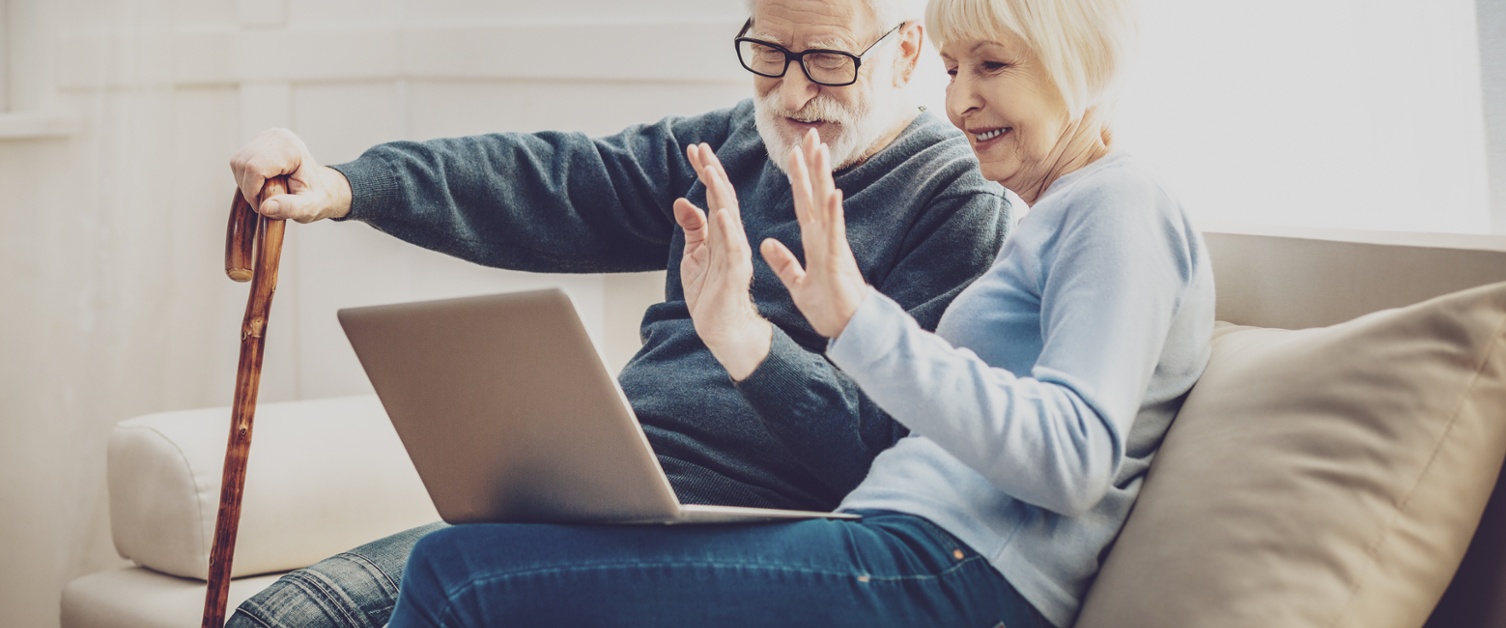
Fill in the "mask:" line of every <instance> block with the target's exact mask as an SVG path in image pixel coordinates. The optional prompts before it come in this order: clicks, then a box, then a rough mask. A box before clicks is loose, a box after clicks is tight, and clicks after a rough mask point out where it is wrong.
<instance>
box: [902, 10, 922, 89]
mask: <svg viewBox="0 0 1506 628" xmlns="http://www.w3.org/2000/svg"><path fill="white" fill-rule="evenodd" d="M896 34H897V35H899V54H897V55H895V56H894V86H895V87H904V86H906V85H909V84H910V77H911V75H913V74H915V65H916V64H917V63H919V62H920V51H921V48H923V47H924V46H925V41H926V27H925V26H924V25H922V24H921V23H920V21H918V20H917V21H913V22H910V23H908V24H905V26H904V28H901V29H899V32H898V33H896Z"/></svg>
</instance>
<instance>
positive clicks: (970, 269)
mask: <svg viewBox="0 0 1506 628" xmlns="http://www.w3.org/2000/svg"><path fill="white" fill-rule="evenodd" d="M1001 207H1002V208H1003V211H1001ZM926 215H928V216H932V217H938V216H939V217H943V218H942V219H940V220H930V221H923V222H921V223H920V224H918V225H916V226H915V227H914V228H913V229H912V231H911V233H910V234H909V236H908V237H907V246H906V248H905V250H904V251H903V254H902V256H901V257H900V259H899V260H898V261H897V263H896V264H895V265H894V266H893V267H892V268H890V269H889V271H888V273H887V274H886V275H885V277H884V279H883V281H882V283H881V284H880V286H879V289H880V290H881V291H883V292H884V293H886V294H887V295H888V296H889V298H891V299H892V301H891V302H893V303H897V304H902V305H900V307H902V308H903V310H904V311H905V312H906V315H907V317H908V318H910V319H911V320H914V321H918V323H917V324H918V325H922V326H924V327H925V328H926V329H935V327H936V323H937V322H938V321H939V320H940V318H941V313H942V312H943V311H944V310H945V309H946V306H947V304H949V303H951V301H952V299H953V298H955V297H956V296H957V294H958V293H959V292H961V291H962V289H963V288H965V287H966V286H967V285H968V284H969V283H971V282H972V281H973V280H974V279H976V278H977V277H978V276H979V275H981V274H982V273H983V272H984V271H985V270H987V269H988V266H989V263H990V262H991V261H992V260H993V258H994V255H995V253H996V252H997V251H998V249H999V245H1000V243H1001V242H1002V241H1003V239H1004V237H1005V234H1006V232H1007V229H1008V226H1009V224H1010V211H1009V206H1008V203H1007V202H1006V201H1005V200H1004V197H1003V196H1002V195H1001V194H997V193H992V192H979V193H970V194H959V195H954V196H950V197H943V198H940V199H938V200H936V201H935V202H934V203H933V204H932V206H931V207H929V208H928V209H927V211H926ZM853 249H854V253H855V254H856V255H857V256H859V257H860V258H861V257H862V256H863V255H864V252H865V251H864V250H863V245H862V243H861V242H853ZM737 388H738V390H739V391H740V392H741V393H742V394H743V396H744V397H745V398H746V399H747V400H748V402H749V403H750V404H751V405H752V406H753V408H754V410H755V411H756V412H757V413H758V416H759V417H760V418H761V419H762V420H763V423H764V425H765V427H767V429H768V430H769V432H770V433H771V434H772V435H773V436H774V437H775V438H776V439H778V440H779V441H780V442H781V443H782V444H783V445H784V446H785V447H787V448H788V449H789V450H790V451H791V452H793V453H794V454H795V457H796V459H797V460H798V461H799V462H800V464H801V465H802V466H804V467H805V468H806V469H807V470H809V471H810V472H811V474H812V475H813V476H814V477H816V478H819V479H820V480H821V481H822V482H824V483H826V484H827V486H828V487H829V488H831V489H832V490H833V491H835V492H837V493H838V494H846V492H847V491H849V490H851V488H852V487H854V486H856V485H857V484H858V482H860V481H861V480H862V479H863V476H864V475H866V474H867V472H868V467H869V465H870V464H871V462H872V460H873V458H874V456H877V455H878V453H879V452H881V451H883V450H884V449H887V448H889V447H890V446H891V445H893V444H894V443H895V442H896V441H898V440H899V439H900V438H902V437H903V436H904V435H905V434H906V433H908V430H906V429H905V427H904V426H903V425H900V424H899V423H896V422H895V421H894V420H893V419H891V418H890V417H889V415H888V414H887V413H885V412H884V410H883V409H882V408H880V407H879V406H878V405H877V404H875V403H874V402H873V400H872V399H871V398H870V397H869V396H868V395H865V394H863V392H864V391H861V390H859V387H858V384H857V382H854V381H853V379H852V378H851V377H849V376H847V375H846V374H844V373H843V372H842V371H840V370H838V369H837V367H836V366H834V365H833V364H832V363H831V362H830V361H828V360H827V359H826V358H825V357H824V356H823V355H822V354H821V352H820V348H816V349H815V350H811V349H807V348H805V347H802V346H801V345H800V344H798V343H797V342H796V341H795V340H794V339H793V338H792V337H791V336H790V335H789V334H788V333H786V331H785V330H783V329H780V328H779V327H778V326H775V327H774V339H773V343H772V346H771V347H770V349H769V355H768V357H766V358H765V359H764V361H763V363H762V364H760V365H759V367H758V368H757V369H756V370H755V371H754V372H753V373H752V374H751V375H749V376H748V377H747V378H746V379H744V380H743V381H741V382H739V383H738V384H737Z"/></svg>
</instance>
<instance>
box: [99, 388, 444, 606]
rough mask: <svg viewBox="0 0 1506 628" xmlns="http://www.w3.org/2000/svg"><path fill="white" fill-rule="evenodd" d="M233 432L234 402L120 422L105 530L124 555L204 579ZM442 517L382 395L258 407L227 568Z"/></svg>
mask: <svg viewBox="0 0 1506 628" xmlns="http://www.w3.org/2000/svg"><path fill="white" fill-rule="evenodd" d="M229 429H230V409H229V408H228V407H223V408H207V409H198V410H187V411H179V412H163V413H158V414H150V415H146V416H142V417H137V418H134V419H130V420H127V421H123V422H121V423H120V424H119V425H117V426H116V427H115V429H114V431H113V432H112V433H111V435H110V442H109V462H108V476H109V477H108V481H109V491H110V519H111V526H110V527H111V532H112V533H113V536H114V540H115V548H116V551H118V552H119V553H120V555H121V556H123V557H125V558H127V559H130V560H133V561H135V562H136V563H138V564H140V565H142V566H145V567H149V568H151V569H154V570H157V571H160V572H164V573H168V574H173V575H177V576H184V577H189V578H199V579H205V578H206V576H207V574H208V568H209V546H210V543H211V542H212V541H213V538H214V524H215V516H216V513H217V510H218V507H219V498H220V477H221V472H222V467H223V465H224V460H225V443H226V441H227V437H228V434H229ZM438 518H439V517H438V515H437V514H436V513H435V511H434V507H433V505H432V503H431V502H430V501H429V496H428V493H427V492H425V490H424V487H423V483H422V482H421V481H420V480H419V478H418V474H417V473H416V472H415V471H414V470H413V465H412V463H411V462H410V461H409V460H408V455H407V452H406V451H405V450H404V449H403V446H402V443H401V442H400V441H399V440H398V437H397V433H396V432H395V431H394V430H393V428H392V424H391V423H390V422H389V421H388V419H387V414H386V412H385V411H384V410H383V409H382V405H381V403H380V402H379V401H378V400H377V399H376V397H374V396H361V397H345V398H337V399H321V400H313V401H297V402H288V403H271V404H263V405H260V406H259V407H258V408H257V411H256V419H255V423H254V424H253V434H252V439H251V453H250V459H249V463H248V465H247V472H246V488H245V494H244V501H243V503H242V509H241V521H240V528H239V532H238V535H237V540H236V551H235V562H234V565H233V567H234V568H233V570H232V572H231V575H232V576H234V577H240V576H246V575H253V574H261V573H270V572H276V571H286V570H289V569H296V568H299V567H305V566H308V565H310V564H313V563H314V562H317V561H319V560H321V559H324V558H327V557H329V556H332V555H334V554H337V553H339V552H342V551H345V550H348V549H350V548H352V547H355V546H357V545H361V544H363V543H366V542H368V541H371V540H373V539H377V538H380V537H382V536H386V535H388V534H391V533H394V532H399V531H401V530H405V529H408V528H411V527H414V526H418V525H422V524H424V523H428V522H431V521H434V520H436V519H438Z"/></svg>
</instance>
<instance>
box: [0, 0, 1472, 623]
mask: <svg viewBox="0 0 1506 628" xmlns="http://www.w3.org/2000/svg"><path fill="white" fill-rule="evenodd" d="M1471 1H1472V0H1372V1H1371V2H1362V3H1357V2H1339V1H1338V0H1304V1H1302V2H1298V1H1296V0H1278V1H1277V2H1268V3H1254V4H1251V3H1234V4H1231V3H1206V2H1196V1H1194V0H1144V3H1143V5H1144V10H1145V35H1146V37H1145V39H1146V42H1145V58H1144V61H1143V63H1142V65H1141V68H1140V73H1139V75H1138V76H1137V77H1136V78H1135V79H1133V80H1132V82H1131V86H1132V89H1131V91H1130V92H1129V93H1127V94H1126V97H1125V99H1124V103H1123V107H1122V110H1121V116H1120V119H1121V124H1120V127H1119V132H1120V139H1121V141H1122V142H1123V143H1124V145H1125V147H1127V148H1129V149H1131V150H1134V151H1135V152H1137V153H1139V154H1141V155H1142V156H1144V157H1145V158H1146V159H1147V160H1149V161H1151V162H1152V163H1153V164H1154V165H1155V166H1156V167H1158V168H1159V169H1160V170H1161V171H1162V172H1163V174H1164V175H1165V176H1166V177H1167V179H1168V180H1169V181H1171V182H1172V184H1173V187H1174V188H1175V189H1176V190H1177V191H1178V192H1179V193H1180V194H1181V195H1182V196H1183V197H1184V198H1185V199H1186V200H1187V202H1188V204H1189V205H1190V206H1191V207H1192V208H1193V210H1194V211H1196V212H1198V213H1199V214H1200V215H1201V217H1202V218H1204V219H1206V221H1217V220H1237V221H1243V222H1261V223H1273V224H1293V225H1322V226H1335V225H1336V226H1351V227H1373V228H1389V229H1413V230H1426V231H1483V230H1485V229H1486V228H1487V226H1488V224H1489V222H1488V218H1487V213H1486V211H1485V205H1484V203H1485V200H1484V189H1485V183H1484V165H1483V164H1484V162H1483V152H1484V148H1483V142H1482V141H1481V122H1480V120H1481V118H1482V114H1481V110H1480V105H1479V102H1480V99H1479V84H1478V75H1479V70H1478V57H1476V56H1472V55H1473V51H1475V50H1476V48H1475V45H1476V42H1475V39H1474V38H1475V29H1474V25H1473V22H1472V21H1471V19H1472V18H1471V16H1472V13H1471V12H1470V9H1469V5H1470V4H1471ZM0 2H5V3H8V4H9V6H10V10H11V12H10V15H11V17H12V26H13V27H15V26H16V21H17V19H18V16H19V19H20V20H22V21H23V22H24V25H23V26H22V27H20V28H13V32H17V33H22V34H23V35H24V37H22V38H18V41H21V40H22V39H24V41H23V42H22V43H23V44H24V45H23V49H22V50H20V51H18V52H15V53H13V54H15V55H16V56H15V57H14V58H12V59H11V61H20V60H21V57H22V55H23V54H24V55H25V56H26V58H27V61H26V62H25V63H13V64H12V65H13V66H14V65H21V66H22V70H23V71H22V74H21V75H19V76H16V77H13V79H14V80H13V81H12V83H13V85H17V86H19V87H20V88H23V89H22V90H21V92H18V93H16V94H13V95H12V96H13V98H12V100H13V101H16V102H22V103H23V104H25V105H26V106H27V108H28V109H29V110H34V111H41V112H44V113H47V112H63V113H65V114H68V115H67V116H65V117H63V118H57V117H52V118H47V117H45V116H44V117H43V118H41V119H37V118H25V119H20V120H19V122H17V120H18V119H17V118H16V117H14V116H12V117H10V118H3V117H0V290H3V294H4V297H3V298H0V303H3V307H0V513H3V515H0V556H3V557H4V559H3V560H0V625H4V626H48V625H53V624H55V622H56V619H55V618H56V614H57V599H58V591H59V589H60V587H61V586H62V584H63V583H64V582H66V581H67V580H68V579H70V578H72V577H75V576H77V575H80V574H83V573H87V572H90V571H94V570H97V569H100V568H102V567H105V566H109V565H113V564H117V563H119V562H120V561H119V559H118V558H116V557H115V555H114V551H113V548H112V547H111V545H110V540H109V528H108V520H107V514H106V510H107V504H106V501H105V490H104V481H103V472H104V442H105V438H106V435H107V433H108V430H109V427H110V425H112V424H113V423H115V422H116V421H118V420H121V419H123V418H127V417H129V416H132V415H136V414H140V413H145V412H153V411H159V410H167V409H175V408H185V407H198V406H210V405H225V404H228V403H229V401H230V396H231V386H232V382H233V377H234V364H235V358H236V351H237V333H238V329H239V325H240V317H241V311H242V308H243V307H244V303H245V296H246V293H245V286H244V285H242V284H234V283H232V282H230V281H228V280H227V279H225V278H224V275H223V273H222V271H221V254H222V238H223V233H224V218H225V211H226V209H227V207H228V205H227V203H228V199H229V198H230V194H231V193H232V190H233V187H232V183H231V181H230V179H229V176H228V170H227V168H226V165H225V164H226V161H227V160H228V157H229V155H230V154H231V153H232V152H233V151H234V150H235V148H236V147H238V146H239V145H240V144H241V143H242V142H243V141H245V140H246V139H248V138H249V137H251V136H252V135H254V134H255V133H256V132H257V131H259V130H261V129H262V128H263V127H266V126H270V125H285V126H289V127H291V128H293V129H294V130H295V131H297V132H299V133H300V134H302V135H303V136H304V137H305V138H306V139H307V141H308V143H309V145H310V147H311V148H312V149H313V151H314V153H315V155H316V156H318V157H319V158H320V159H322V160H325V161H329V162H335V161H340V160H345V159H349V158H352V157H354V156H356V155H357V154H358V153H359V152H360V151H361V150H362V149H363V148H365V147H366V146H369V145H371V144H373V143H376V142H380V141H384V140H391V139H398V138H425V137H432V136H438V135H457V134H465V133H474V132H483V131H494V130H531V129H544V128H560V129H578V130H582V131H587V132H591V133H605V132H610V131H614V130H616V129H619V128H621V127H622V126H624V125H626V124H629V123H632V122H638V121H648V120H653V119H657V118H659V117H661V116H663V115H666V114H671V113H692V112H698V111H704V110H707V109H710V108H713V107H718V106H723V105H727V104H730V103H732V102H733V101H735V100H737V99H739V98H741V97H743V96H744V95H745V94H746V92H747V79H746V77H745V76H744V75H743V74H742V71H741V70H740V69H738V68H737V66H736V61H735V59H734V58H733V57H732V55H731V54H730V52H731V46H730V45H728V44H727V43H726V40H727V39H728V38H729V37H730V36H731V35H732V34H733V31H735V29H736V28H737V26H738V25H739V24H740V23H741V18H742V15H741V13H742V11H741V7H742V1H741V0H714V1H713V0H636V1H634V2H619V1H616V0H554V1H553V2H547V3H541V2H525V1H523V0H507V1H503V0H438V1H435V0H426V1H420V0H298V1H296V2H294V1H290V0H240V1H233V0H0ZM540 50H542V51H548V52H547V54H540V53H539V52H537V51H540ZM927 63H928V67H929V68H930V73H929V74H923V80H922V82H923V83H924V85H923V86H922V92H923V93H929V94H932V95H933V96H932V97H931V102H932V103H933V106H937V105H939V102H940V97H939V96H940V90H941V87H940V85H942V84H943V83H944V78H943V77H942V76H941V75H940V73H939V69H937V68H938V67H939V66H938V64H936V63H935V61H934V60H928V62H927ZM924 77H929V78H924ZM1472 77H1473V78H1472ZM926 81H929V82H926ZM70 128H76V129H77V132H75V133H73V134H71V135H66V136H64V137H60V138H59V137H34V138H33V139H15V138H16V137H17V136H38V135H43V136H45V135H48V134H56V133H60V132H63V131H66V130H68V129H70ZM28 129H30V131H28ZM288 232H289V236H288V238H289V240H288V246H287V248H286V250H285V251H284V258H283V271H282V275H281V276H282V285H281V290H280V291H279V293H278V296H277V299H276V305H275V309H274V312H273V316H272V320H271V327H270V330H269V346H268V348H267V362H266V367H265V373H264V383H263V388H262V391H263V399H264V400H268V401H273V400H285V399H296V398H312V397H322V396H329V395H337V394H347V393H353V392H359V391H361V390H364V389H365V387H366V384H365V380H364V377H363V376H362V375H361V373H360V371H359V368H358V366H357V365H356V363H355V361H354V359H353V357H352V356H351V354H350V353H349V350H348V348H347V347H346V346H345V343H344V340H343V337H342V336H341V334H339V332H338V330H337V328H336V326H335V323H334V319H333V311H334V309H335V308H338V307H343V306H346V305H356V304H362V303H374V302H382V301H396V300H406V299H418V298H429V297H438V296H446V295H456V294H465V293H474V292H485V291H497V290H506V289H519V288H525V287H531V286H538V285H544V284H550V285H562V286H564V287H566V289H568V290H569V291H571V293H572V294H574V295H575V296H576V297H577V298H578V299H579V300H580V302H581V303H582V305H583V306H584V310H585V313H586V316H587V318H588V320H589V322H590V324H591V326H592V327H593V328H594V329H595V330H596V331H597V333H598V334H599V335H600V337H601V338H602V339H603V340H604V341H605V342H606V343H607V344H609V345H611V346H614V347H617V350H616V351H615V354H616V355H618V356H620V355H621V354H622V350H623V348H625V347H631V345H632V344H633V343H634V342H635V337H634V333H635V332H634V327H635V324H636V321H637V319H638V314H639V311H640V310H639V309H638V308H637V307H636V306H633V305H630V303H632V302H634V301H635V300H637V299H640V298H641V296H642V295H643V294H644V293H645V292H647V291H651V290H652V288H653V286H654V284H655V283H656V282H657V279H655V278H653V277H642V276H635V277H631V278H627V279H624V280H614V281H604V280H603V279H601V278H597V277H579V276H576V277H559V276H537V275H526V274H521V273H510V272H503V271H495V270H489V269H483V268H477V267H474V266H470V265H467V264H464V263H461V262H457V261H455V260H451V259H448V258H444V257H442V256H438V255H435V254H432V253H428V252H425V251H421V250H418V249H416V248H414V247H411V246H407V245H403V244H401V243H398V242H396V241H394V240H392V239H390V238H387V237H385V236H382V235H380V234H377V233H375V232H373V231H372V230H370V229H368V228H366V227H364V226H361V225H333V224H325V225H290V226H289V229H288ZM619 359H620V357H619Z"/></svg>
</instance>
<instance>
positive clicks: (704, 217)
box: [674, 144, 774, 381]
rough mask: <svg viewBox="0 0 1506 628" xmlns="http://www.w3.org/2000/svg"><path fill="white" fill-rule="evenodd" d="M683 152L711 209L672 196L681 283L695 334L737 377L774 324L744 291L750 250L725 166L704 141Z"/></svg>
mask: <svg viewBox="0 0 1506 628" xmlns="http://www.w3.org/2000/svg"><path fill="white" fill-rule="evenodd" d="M685 156H686V157H688V158H689V159H690V165H691V166H693V167H694V168H695V171H696V174H697V175H698V176H699V177H700V179H701V183H703V184H705V186H706V205H707V207H708V208H709V209H710V210H711V211H710V213H709V215H708V214H707V213H706V212H702V211H701V209H700V208H698V207H696V206H695V205H693V204H691V203H690V201H688V200H685V199H683V198H681V199H678V200H676V201H675V204H674V210H675V222H678V223H679V224H680V228H681V229H684V230H685V253H684V257H683V259H681V260H680V284H681V285H682V286H684V289H685V304H686V306H687V307H689V308H690V320H691V322H693V323H694V324H695V331H696V335H698V336H700V337H701V342H704V343H706V348H708V349H710V350H711V354H712V355H713V356H715V357H716V360H717V361H718V362H720V363H721V364H722V366H723V367H725V368H726V369H727V374H728V375H731V376H732V379H734V380H738V381H741V380H743V379H746V378H747V377H748V376H749V375H751V374H752V373H753V371H754V370H755V369H757V368H758V365H759V364H762V363H763V360H764V358H766V357H768V355H769V347H770V346H771V345H772V343H773V339H774V330H773V328H772V327H771V326H770V324H769V322H768V321H767V320H764V318H763V316H761V315H760V314H759V313H758V308H757V307H756V306H754V304H753V299H752V297H751V296H750V294H749V291H750V289H751V287H752V285H753V250H752V248H751V247H749V246H748V235H747V233H745V232H744V231H743V223H742V216H741V214H740V213H739V212H738V208H737V194H736V192H735V191H734V190H733V189H732V183H731V182H730V181H728V180H727V172H726V171H725V170H723V169H722V164H721V161H719V160H718V159H717V158H716V154H715V153H713V152H712V151H711V147H710V146H708V145H706V144H700V145H694V144H692V145H691V146H689V147H687V148H686V149H685Z"/></svg>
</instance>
